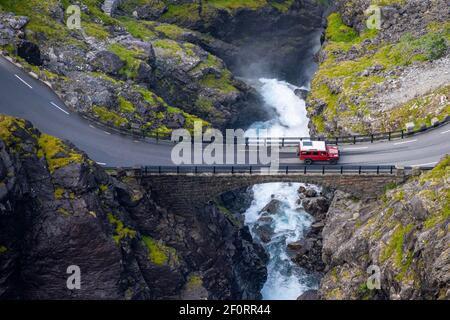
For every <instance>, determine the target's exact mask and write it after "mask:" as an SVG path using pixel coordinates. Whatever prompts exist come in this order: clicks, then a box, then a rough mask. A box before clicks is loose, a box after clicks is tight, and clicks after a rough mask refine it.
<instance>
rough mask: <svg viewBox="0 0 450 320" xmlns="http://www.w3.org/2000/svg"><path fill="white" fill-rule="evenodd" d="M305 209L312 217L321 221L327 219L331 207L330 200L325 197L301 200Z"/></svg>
mask: <svg viewBox="0 0 450 320" xmlns="http://www.w3.org/2000/svg"><path fill="white" fill-rule="evenodd" d="M301 203H302V205H303V208H304V209H305V211H306V212H308V213H309V214H310V215H312V216H313V217H315V218H316V219H318V220H320V219H323V218H324V217H325V214H326V213H327V211H328V207H329V206H330V200H328V199H327V198H325V197H322V196H320V197H315V198H305V199H303V200H301Z"/></svg>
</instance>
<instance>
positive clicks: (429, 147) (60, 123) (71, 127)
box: [0, 56, 450, 167]
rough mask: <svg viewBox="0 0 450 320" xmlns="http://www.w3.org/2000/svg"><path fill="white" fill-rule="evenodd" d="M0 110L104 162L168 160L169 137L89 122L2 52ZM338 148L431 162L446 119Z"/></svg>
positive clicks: (365, 161)
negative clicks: (419, 130)
mask: <svg viewBox="0 0 450 320" xmlns="http://www.w3.org/2000/svg"><path fill="white" fill-rule="evenodd" d="M0 113H3V114H7V115H11V116H15V117H19V118H23V119H27V120H29V121H31V122H32V123H33V124H34V125H35V126H36V127H37V128H38V129H39V130H40V131H42V132H45V133H47V134H50V135H53V136H56V137H58V138H61V139H65V140H69V141H71V142H72V143H73V144H75V145H76V146H77V147H78V148H79V149H81V150H83V151H85V152H86V153H87V154H88V155H89V157H90V158H91V159H93V160H95V161H97V163H99V164H101V165H104V166H108V167H132V166H141V165H172V164H173V163H172V161H171V150H172V147H173V143H170V142H168V141H163V142H159V143H156V142H148V141H140V140H139V141H138V140H134V139H133V138H131V137H129V136H125V135H120V134H117V133H112V132H108V131H107V130H105V129H103V128H102V127H100V126H96V125H94V124H91V123H89V122H88V121H87V120H85V119H84V118H82V117H80V116H79V115H77V114H76V113H73V112H71V111H70V110H69V109H68V108H67V107H66V106H65V105H64V102H63V101H61V99H59V98H58V96H57V95H56V94H55V93H54V92H52V90H51V89H50V88H48V87H47V86H46V85H45V84H43V83H42V82H41V81H39V80H36V79H34V78H33V77H31V76H30V75H28V73H26V72H24V71H23V70H22V69H20V68H18V67H17V66H15V65H14V64H12V63H10V62H9V61H7V60H6V59H5V58H3V57H1V56H0ZM340 149H341V160H340V162H339V164H341V165H405V166H434V165H435V164H436V163H437V162H438V161H439V160H440V159H441V158H442V156H444V155H445V154H449V153H450V124H449V123H447V124H446V125H443V126H440V127H438V128H436V129H434V130H430V131H427V132H425V133H423V134H419V135H415V136H412V137H410V138H407V139H404V140H395V141H391V142H376V143H365V144H363V143H361V144H357V145H344V146H341V147H340ZM285 151H286V150H285ZM290 151H291V152H282V154H281V159H280V163H282V164H286V165H289V166H295V165H299V164H301V161H300V160H298V158H297V157H296V154H295V152H292V151H293V150H290Z"/></svg>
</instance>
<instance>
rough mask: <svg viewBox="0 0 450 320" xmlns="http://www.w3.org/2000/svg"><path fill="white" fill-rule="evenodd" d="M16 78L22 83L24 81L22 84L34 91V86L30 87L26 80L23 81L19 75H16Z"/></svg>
mask: <svg viewBox="0 0 450 320" xmlns="http://www.w3.org/2000/svg"><path fill="white" fill-rule="evenodd" d="M15 76H16V78H17V79H19V80H20V81H22V83H24V84H25V85H26V86H28V88H30V89H33V87H32V86H30V85H29V84H28V83H27V82H26V81H25V80H23V79H22V78H21V77H19V76H18V75H17V74H15Z"/></svg>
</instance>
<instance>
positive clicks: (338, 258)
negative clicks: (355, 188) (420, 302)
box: [319, 156, 450, 299]
mask: <svg viewBox="0 0 450 320" xmlns="http://www.w3.org/2000/svg"><path fill="white" fill-rule="evenodd" d="M449 160H450V158H449V157H448V156H447V157H446V158H445V159H444V160H443V161H441V162H440V163H439V165H438V166H437V167H436V168H435V169H433V170H432V171H430V172H428V173H424V174H422V175H421V176H418V177H415V178H411V179H410V181H408V182H407V183H405V184H403V185H400V186H391V187H390V190H387V191H386V194H385V195H384V196H383V197H381V198H380V199H379V200H378V201H368V202H364V201H360V200H358V199H355V198H353V197H351V196H349V195H348V194H344V193H342V192H340V191H338V192H336V194H335V197H334V199H333V202H332V204H331V206H330V209H329V210H328V213H327V217H326V220H325V227H324V228H323V231H322V238H323V248H322V259H323V262H324V263H325V265H326V270H325V271H326V273H325V275H324V277H323V278H322V281H321V284H320V290H319V295H320V296H321V298H323V299H449V298H450V296H449V295H450V288H449V283H450V281H449V280H450V279H449V276H450V272H449V266H450V251H449V247H448V243H449V233H448V224H449V208H450V207H449V205H450V204H449V189H448V179H449V174H450V170H449V169H450V167H449ZM369 267H372V268H373V269H372V270H379V280H380V284H381V287H380V288H379V289H373V290H371V288H370V287H369V286H368V284H367V283H368V278H369V276H371V275H372V273H371V272H369V271H368V269H369Z"/></svg>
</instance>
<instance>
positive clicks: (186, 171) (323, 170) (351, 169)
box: [126, 165, 433, 176]
mask: <svg viewBox="0 0 450 320" xmlns="http://www.w3.org/2000/svg"><path fill="white" fill-rule="evenodd" d="M269 168H270V167H268V166H245V165H240V166H207V165H202V166H143V167H141V168H127V169H126V170H135V171H138V172H140V174H141V175H144V176H146V175H164V174H172V175H173V174H176V175H191V174H213V175H214V174H231V175H234V174H236V175H238V174H249V175H252V174H255V175H257V174H261V173H264V172H263V170H264V169H265V170H268V169H269ZM416 168H418V167H416ZM413 169H414V167H395V166H333V165H310V166H308V165H295V166H280V167H279V168H278V170H277V171H270V174H271V175H289V174H295V175H299V174H323V175H325V174H334V175H344V174H347V175H350V174H352V175H362V174H371V175H396V174H398V172H399V170H403V172H404V173H405V174H408V173H410V172H412V170H413ZM418 169H420V170H431V169H433V168H432V167H420V168H418ZM267 174H269V172H267Z"/></svg>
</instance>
